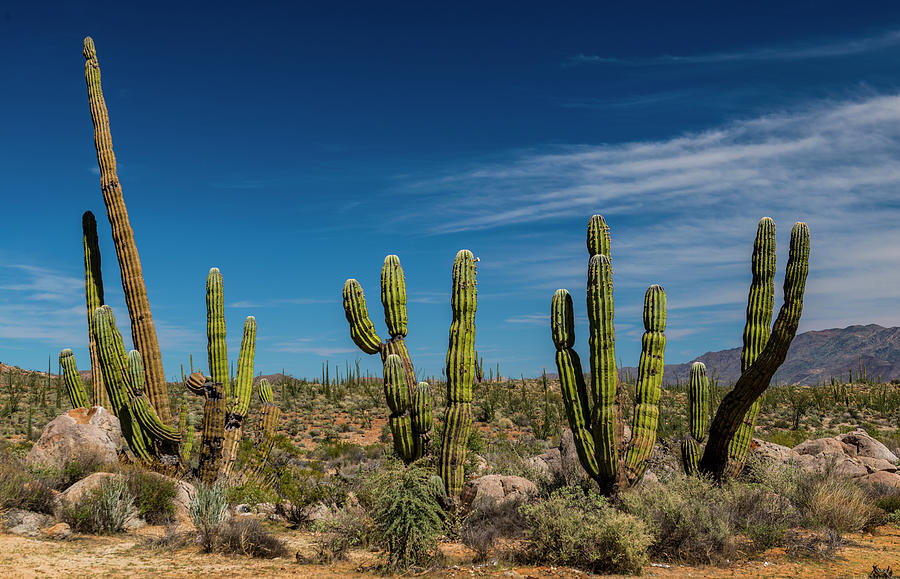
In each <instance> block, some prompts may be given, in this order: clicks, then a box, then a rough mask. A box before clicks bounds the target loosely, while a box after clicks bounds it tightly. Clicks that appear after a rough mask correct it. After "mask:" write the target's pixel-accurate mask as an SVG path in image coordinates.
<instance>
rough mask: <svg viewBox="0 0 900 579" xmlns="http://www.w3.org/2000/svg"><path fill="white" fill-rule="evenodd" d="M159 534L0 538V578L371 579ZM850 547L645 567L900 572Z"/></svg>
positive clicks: (655, 573) (364, 566) (367, 566)
mask: <svg viewBox="0 0 900 579" xmlns="http://www.w3.org/2000/svg"><path fill="white" fill-rule="evenodd" d="M160 533H161V529H159V528H152V527H151V528H147V529H144V530H142V531H141V532H140V534H130V535H122V536H118V537H94V536H79V537H77V538H75V539H72V540H69V541H63V542H58V541H49V540H42V539H32V538H26V537H19V536H16V535H9V534H0V574H2V579H12V578H19V577H147V576H150V577H153V578H154V579H156V578H170V577H172V578H174V577H179V578H180V577H317V578H318V577H321V578H324V579H329V578H342V577H372V576H373V575H375V573H374V567H375V565H376V564H377V562H378V556H377V554H376V553H371V552H368V551H356V552H354V553H352V554H351V557H350V559H349V560H347V561H341V562H338V563H335V564H333V565H310V564H298V563H297V561H295V560H294V558H290V559H274V560H260V559H250V558H247V557H239V556H224V555H204V554H202V553H200V552H199V549H196V548H186V549H179V550H175V551H165V550H158V549H148V548H147V547H146V546H145V544H146V541H147V538H148V537H150V536H153V535H158V534H160ZM282 538H284V539H285V540H286V541H287V542H288V548H289V549H290V551H291V552H299V553H300V554H301V555H304V556H310V555H312V552H313V544H312V535H311V534H310V533H289V534H288V533H286V534H283V535H282ZM847 538H848V539H850V540H851V541H853V543H854V544H853V545H851V546H849V547H845V548H844V549H842V550H841V551H840V552H839V557H838V558H837V559H836V560H834V561H823V562H815V561H799V562H792V561H789V560H787V559H786V558H785V557H784V555H783V553H782V552H780V551H778V550H773V551H772V552H770V553H768V554H767V555H768V556H767V557H765V558H763V559H761V560H758V561H751V562H746V563H741V564H738V565H734V566H731V567H727V568H719V567H688V566H669V567H665V566H648V567H647V568H646V569H645V576H649V577H666V578H669V577H716V578H720V577H767V578H768V577H771V578H785V579H797V578H801V577H810V578H813V577H814V578H822V579H826V578H838V577H841V578H843V577H866V576H867V575H868V572H869V571H870V570H871V569H872V564H873V563H877V564H878V565H879V566H881V567H885V566H887V565H891V566H892V567H894V569H897V570H900V529H897V528H896V527H882V528H881V529H879V531H878V533H876V534H874V535H868V534H864V535H850V536H848V537H847ZM442 551H443V552H444V555H445V557H446V565H445V566H444V567H442V568H441V569H440V570H436V571H432V572H429V573H423V574H416V576H421V577H459V578H462V577H512V578H516V577H520V578H524V577H529V578H531V577H534V578H545V577H588V576H590V575H589V574H586V573H583V572H580V571H577V570H574V569H569V568H562V567H560V568H555V567H527V566H518V565H515V566H506V565H496V564H491V563H488V564H486V565H473V564H472V553H471V551H468V550H467V549H466V548H465V547H463V546H462V545H457V544H448V545H442Z"/></svg>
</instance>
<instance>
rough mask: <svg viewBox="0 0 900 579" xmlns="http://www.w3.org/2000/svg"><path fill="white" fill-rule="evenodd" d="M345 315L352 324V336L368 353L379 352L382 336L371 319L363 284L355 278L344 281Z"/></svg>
mask: <svg viewBox="0 0 900 579" xmlns="http://www.w3.org/2000/svg"><path fill="white" fill-rule="evenodd" d="M343 297H344V315H345V316H346V317H347V322H349V324H350V338H351V339H352V340H353V343H354V344H356V345H357V346H359V349H360V350H362V351H363V352H365V353H366V354H377V353H378V352H379V350H380V349H381V338H379V337H378V334H376V333H375V325H374V324H373V323H372V320H371V319H369V311H368V310H367V309H366V296H365V294H364V293H363V289H362V286H361V285H359V282H358V281H356V280H355V279H348V280H347V281H346V282H344V291H343Z"/></svg>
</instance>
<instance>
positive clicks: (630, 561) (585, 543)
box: [522, 487, 653, 574]
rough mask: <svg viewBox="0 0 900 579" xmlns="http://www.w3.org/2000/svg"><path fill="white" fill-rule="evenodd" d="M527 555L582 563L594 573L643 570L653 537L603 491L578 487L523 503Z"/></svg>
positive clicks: (633, 572)
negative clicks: (602, 494)
mask: <svg viewBox="0 0 900 579" xmlns="http://www.w3.org/2000/svg"><path fill="white" fill-rule="evenodd" d="M522 513H523V514H524V516H525V523H526V529H525V539H526V547H525V551H524V553H526V554H527V556H528V557H529V558H531V559H533V560H535V561H540V562H546V563H550V564H554V565H569V566H572V567H580V568H583V569H587V570H589V571H591V572H594V573H599V572H602V573H627V574H639V573H640V572H641V570H642V569H643V567H644V565H646V564H647V561H648V557H647V548H648V547H649V546H650V544H651V542H652V541H653V538H652V536H651V535H650V533H649V532H648V530H647V527H646V525H644V523H643V522H641V521H640V520H639V519H637V518H636V517H633V516H631V515H629V514H626V513H622V512H619V511H616V510H615V509H613V508H612V507H611V506H610V505H609V502H608V501H607V500H606V499H605V498H604V497H602V496H600V495H599V494H597V493H595V492H593V491H590V492H588V493H585V492H584V491H583V490H582V489H580V488H577V487H563V488H560V489H557V490H556V491H554V492H553V494H551V495H550V497H549V498H547V499H545V500H543V501H540V502H537V503H534V504H530V505H524V506H523V507H522Z"/></svg>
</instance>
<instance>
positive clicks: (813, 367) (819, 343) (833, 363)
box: [627, 324, 900, 384]
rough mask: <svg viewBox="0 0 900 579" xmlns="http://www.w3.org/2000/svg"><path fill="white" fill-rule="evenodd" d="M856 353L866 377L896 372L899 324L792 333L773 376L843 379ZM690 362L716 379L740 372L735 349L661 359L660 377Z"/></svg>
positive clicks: (681, 372)
mask: <svg viewBox="0 0 900 579" xmlns="http://www.w3.org/2000/svg"><path fill="white" fill-rule="evenodd" d="M860 359H861V360H862V364H863V366H864V367H865V369H866V374H867V376H868V377H869V378H870V379H877V378H878V377H879V376H880V377H881V378H882V379H883V380H890V379H893V378H900V328H883V327H881V326H879V325H876V324H869V325H868V326H850V327H847V328H835V329H831V330H820V331H814V332H805V333H803V334H797V336H796V337H795V338H794V341H793V342H791V348H790V350H788V354H787V359H785V361H784V364H782V365H781V367H780V368H779V369H778V382H779V384H781V383H787V384H816V383H817V382H828V381H829V380H830V379H831V377H832V376H834V377H840V376H841V373H843V376H844V380H847V379H848V376H849V371H850V370H851V369H852V370H853V377H854V378H856V375H857V369H858V368H859V362H860ZM693 362H703V363H704V364H706V367H707V368H708V369H710V370H714V371H715V374H716V377H717V378H718V380H719V383H720V384H728V383H729V382H734V381H736V380H737V379H738V377H739V376H740V374H741V349H740V348H733V349H731V350H721V351H719V352H707V353H705V354H703V355H702V356H698V357H697V358H695V359H694V360H691V361H690V362H688V363H687V364H666V369H665V374H664V377H665V380H667V381H669V382H674V381H675V377H676V376H677V377H679V378H681V379H682V380H684V379H687V377H688V376H689V375H690V371H691V364H692V363H693ZM627 370H629V371H630V372H632V373H635V372H636V371H637V369H636V368H627Z"/></svg>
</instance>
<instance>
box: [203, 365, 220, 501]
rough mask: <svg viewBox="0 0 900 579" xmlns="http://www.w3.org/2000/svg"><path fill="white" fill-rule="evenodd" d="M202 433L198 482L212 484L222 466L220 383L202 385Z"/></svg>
mask: <svg viewBox="0 0 900 579" xmlns="http://www.w3.org/2000/svg"><path fill="white" fill-rule="evenodd" d="M204 396H205V398H206V401H205V403H204V404H203V425H202V428H203V433H202V438H201V439H200V468H199V473H198V474H199V476H200V480H201V481H203V482H204V483H205V484H212V483H214V482H215V481H216V478H217V477H218V475H219V468H220V467H221V464H222V446H223V442H224V438H225V390H224V388H223V387H222V383H221V382H206V383H205V384H204Z"/></svg>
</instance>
